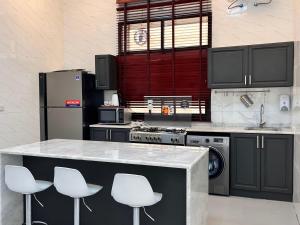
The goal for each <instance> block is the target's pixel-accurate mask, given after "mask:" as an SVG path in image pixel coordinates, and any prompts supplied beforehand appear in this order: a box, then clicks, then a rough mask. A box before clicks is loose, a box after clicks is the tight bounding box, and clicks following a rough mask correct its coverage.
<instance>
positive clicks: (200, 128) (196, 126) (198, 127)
mask: <svg viewBox="0 0 300 225" xmlns="http://www.w3.org/2000/svg"><path fill="white" fill-rule="evenodd" d="M135 126H137V123H131V124H127V125H107V124H94V125H90V127H95V128H97V127H98V128H126V129H130V128H132V127H135ZM171 126H172V127H176V123H174V124H172V125H171ZM169 127H170V125H169ZM249 127H251V126H249ZM187 131H188V132H213V133H247V134H295V130H294V129H293V128H282V127H280V129H279V130H276V131H274V130H267V129H266V130H264V129H259V128H258V129H255V130H247V129H246V127H243V126H217V125H214V124H213V123H200V122H192V123H191V127H187Z"/></svg>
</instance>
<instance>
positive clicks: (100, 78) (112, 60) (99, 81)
mask: <svg viewBox="0 0 300 225" xmlns="http://www.w3.org/2000/svg"><path fill="white" fill-rule="evenodd" d="M95 58H96V60H95V65H96V88H97V89H99V90H116V89H117V77H118V76H117V62H116V57H115V56H112V55H96V57H95Z"/></svg>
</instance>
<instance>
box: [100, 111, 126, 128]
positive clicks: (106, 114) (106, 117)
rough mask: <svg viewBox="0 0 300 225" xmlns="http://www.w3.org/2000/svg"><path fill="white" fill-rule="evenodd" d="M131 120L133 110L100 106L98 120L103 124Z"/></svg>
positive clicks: (121, 122) (122, 122)
mask: <svg viewBox="0 0 300 225" xmlns="http://www.w3.org/2000/svg"><path fill="white" fill-rule="evenodd" d="M130 121H131V110H130V109H129V108H122V107H99V108H98V122H99V123H100V124H101V123H102V124H103V123H104V124H128V123H130Z"/></svg>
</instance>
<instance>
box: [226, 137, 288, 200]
mask: <svg viewBox="0 0 300 225" xmlns="http://www.w3.org/2000/svg"><path fill="white" fill-rule="evenodd" d="M293 143H294V138H293V135H277V134H275V135H273V134H263V135H262V134H233V135H232V136H231V152H230V158H231V161H230V175H231V176H230V177H231V179H230V183H231V185H230V187H231V188H230V192H231V195H237V196H244V197H254V198H265V199H273V200H282V201H292V197H293V147H294V146H293Z"/></svg>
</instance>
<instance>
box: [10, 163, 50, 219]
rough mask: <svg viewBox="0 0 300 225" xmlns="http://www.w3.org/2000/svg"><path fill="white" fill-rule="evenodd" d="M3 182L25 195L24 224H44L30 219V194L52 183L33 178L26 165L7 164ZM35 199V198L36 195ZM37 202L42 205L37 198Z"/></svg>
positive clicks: (12, 189) (44, 188) (42, 189)
mask: <svg viewBox="0 0 300 225" xmlns="http://www.w3.org/2000/svg"><path fill="white" fill-rule="evenodd" d="M5 184H6V185H7V187H8V188H9V189H10V190H11V191H13V192H16V193H20V194H23V195H26V198H25V201H26V225H31V224H32V223H40V224H46V223H44V222H41V221H33V222H32V221H31V195H34V194H35V193H37V192H41V191H44V190H46V189H48V188H49V187H50V186H51V185H52V183H51V182H49V181H44V180H35V179H34V177H33V175H32V173H31V172H30V171H29V170H28V169H27V168H26V167H23V166H13V165H7V166H5ZM35 199H36V200H37V198H36V197H35ZM37 202H38V203H39V204H40V205H41V206H42V207H44V206H43V205H42V203H41V202H40V201H38V200H37Z"/></svg>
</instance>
